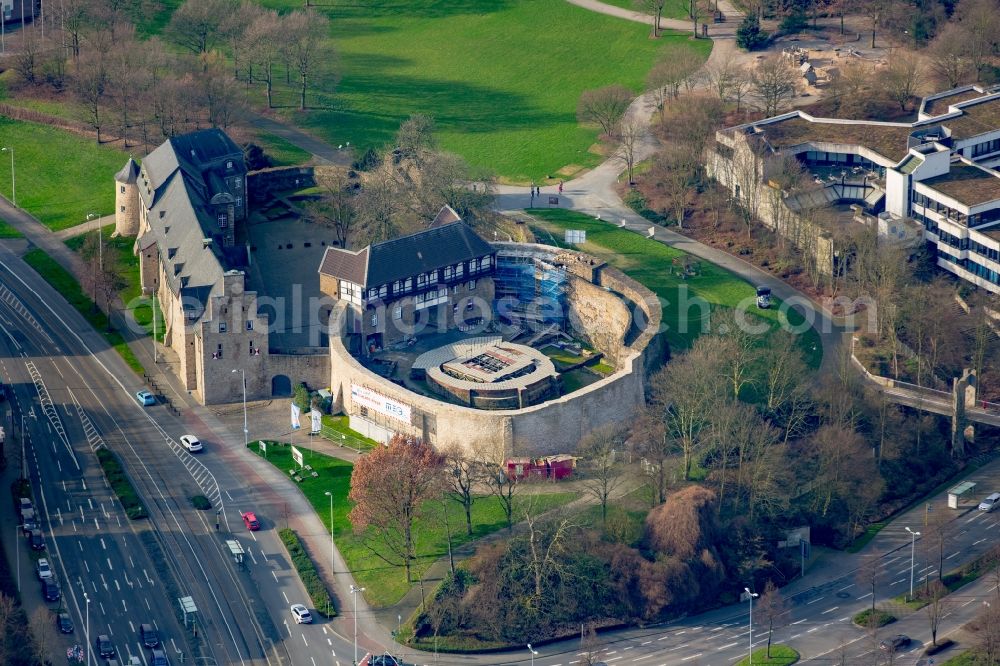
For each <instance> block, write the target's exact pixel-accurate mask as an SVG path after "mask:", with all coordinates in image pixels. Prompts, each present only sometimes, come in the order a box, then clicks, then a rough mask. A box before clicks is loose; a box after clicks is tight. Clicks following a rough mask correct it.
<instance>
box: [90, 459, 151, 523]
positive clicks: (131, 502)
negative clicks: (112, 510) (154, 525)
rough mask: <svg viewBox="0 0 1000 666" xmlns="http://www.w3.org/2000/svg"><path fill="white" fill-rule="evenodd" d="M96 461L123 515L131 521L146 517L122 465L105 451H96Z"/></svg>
mask: <svg viewBox="0 0 1000 666" xmlns="http://www.w3.org/2000/svg"><path fill="white" fill-rule="evenodd" d="M97 460H98V462H100V463H101V469H103V470H104V476H106V477H107V479H108V484H109V485H110V486H111V489H112V490H114V491H115V495H117V496H118V501H119V502H121V503H122V508H124V509H125V515H126V516H128V517H129V518H130V519H131V520H138V519H140V518H146V517H148V516H149V514H147V513H146V507H144V506H143V505H142V500H140V499H139V494H138V493H137V492H135V488H133V487H132V482H131V481H130V480H129V478H128V477H127V476H125V470H124V469H122V464H121V463H120V462H119V461H118V458H117V457H116V456H115V454H113V453H112V452H111V451H108V450H107V449H97Z"/></svg>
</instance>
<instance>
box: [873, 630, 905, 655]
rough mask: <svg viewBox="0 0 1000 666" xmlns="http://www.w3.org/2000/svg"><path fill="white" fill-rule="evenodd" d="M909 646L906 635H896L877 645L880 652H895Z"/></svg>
mask: <svg viewBox="0 0 1000 666" xmlns="http://www.w3.org/2000/svg"><path fill="white" fill-rule="evenodd" d="M909 644H910V637H909V636H907V635H906V634H896V635H895V636H890V637H889V638H887V639H885V640H884V641H882V642H881V643H879V644H878V647H879V649H880V650H885V651H887V652H888V651H889V650H892V651H893V652H895V651H896V650H898V649H899V648H901V647H905V646H907V645H909Z"/></svg>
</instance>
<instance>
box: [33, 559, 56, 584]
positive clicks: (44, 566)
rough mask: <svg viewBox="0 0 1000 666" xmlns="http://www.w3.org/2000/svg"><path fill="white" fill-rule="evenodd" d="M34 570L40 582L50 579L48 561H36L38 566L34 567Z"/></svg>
mask: <svg viewBox="0 0 1000 666" xmlns="http://www.w3.org/2000/svg"><path fill="white" fill-rule="evenodd" d="M35 569H36V570H37V571H38V577H39V578H40V579H42V580H44V579H46V578H52V569H51V568H50V567H49V561H48V560H47V559H45V558H44V557H43V558H42V559H40V560H38V564H36V565H35Z"/></svg>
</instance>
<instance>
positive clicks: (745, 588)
mask: <svg viewBox="0 0 1000 666" xmlns="http://www.w3.org/2000/svg"><path fill="white" fill-rule="evenodd" d="M743 590H744V591H745V592H746V593H747V599H749V600H750V666H753V599H754V597H758V596H760V595H759V594H757V593H756V592H751V591H750V588H749V587H744V588H743Z"/></svg>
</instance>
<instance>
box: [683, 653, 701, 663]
mask: <svg viewBox="0 0 1000 666" xmlns="http://www.w3.org/2000/svg"><path fill="white" fill-rule="evenodd" d="M703 654H705V653H704V652H699V653H698V654H693V655H691V656H690V657H684V658H683V659H681V661H690V660H692V659H697V658H698V657H700V656H701V655H703Z"/></svg>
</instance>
